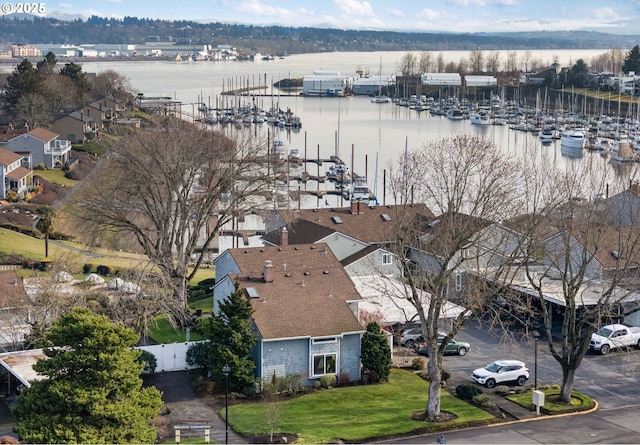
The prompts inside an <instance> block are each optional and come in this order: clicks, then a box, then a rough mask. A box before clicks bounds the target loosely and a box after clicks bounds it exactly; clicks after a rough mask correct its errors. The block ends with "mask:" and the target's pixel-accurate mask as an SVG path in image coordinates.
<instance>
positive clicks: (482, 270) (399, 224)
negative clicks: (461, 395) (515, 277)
mask: <svg viewBox="0 0 640 445" xmlns="http://www.w3.org/2000/svg"><path fill="white" fill-rule="evenodd" d="M518 171H519V168H518V167H517V166H516V165H515V164H514V163H513V162H512V161H509V160H508V159H507V157H506V156H505V155H504V154H502V153H501V152H500V151H499V150H498V148H497V147H496V146H495V145H494V144H493V143H491V142H490V141H489V140H487V139H484V138H478V137H475V136H469V135H457V136H453V137H451V138H448V139H442V140H439V141H434V142H430V143H427V144H425V146H424V147H423V148H422V149H421V150H417V151H413V152H409V153H407V154H405V156H404V157H403V158H402V159H400V160H399V162H398V164H397V166H396V167H395V168H392V169H391V173H390V177H391V180H390V183H391V188H392V191H393V194H394V195H395V196H396V200H399V201H401V202H406V201H407V197H412V198H411V199H409V202H412V201H413V200H415V201H416V202H422V203H425V204H426V205H427V206H428V207H429V208H430V209H431V210H432V211H433V212H434V213H435V214H436V215H440V216H438V217H437V218H436V219H435V220H428V221H425V220H424V219H421V218H411V217H409V216H410V214H409V213H407V214H405V215H396V216H395V218H394V221H395V227H394V231H393V233H394V234H395V236H394V238H393V243H391V244H390V248H391V249H392V250H393V252H394V253H395V256H396V258H398V259H399V263H400V264H399V265H400V267H401V269H402V276H403V279H404V280H405V282H406V283H407V286H406V292H407V294H406V296H405V298H406V299H407V300H408V301H410V302H411V304H412V305H413V307H414V308H415V309H416V311H417V313H418V318H419V320H420V323H421V326H422V331H423V336H424V338H425V339H426V345H427V349H428V355H429V357H430V359H429V361H428V364H427V372H428V376H429V380H430V382H431V385H430V386H429V397H428V402H427V406H426V410H425V414H426V416H427V417H428V418H429V419H437V418H438V417H439V416H440V382H441V377H442V365H443V362H442V357H443V354H444V347H445V345H446V344H447V343H448V341H449V340H450V339H451V338H453V336H454V335H456V333H457V332H458V331H459V329H460V328H461V327H462V326H463V324H464V323H465V321H466V320H468V319H469V316H470V315H471V314H473V313H480V312H481V311H482V310H483V308H484V307H485V306H486V304H487V300H489V299H490V298H491V297H492V296H493V294H494V292H495V287H496V286H497V284H496V283H497V282H500V281H501V280H505V279H507V278H508V277H507V275H508V274H506V273H504V274H503V272H502V271H509V267H507V266H508V265H509V264H510V263H511V262H512V260H513V255H519V254H520V253H519V251H518V249H515V248H510V249H509V248H507V241H509V239H508V238H509V235H508V233H509V231H507V230H501V229H499V228H495V229H493V228H492V227H493V226H494V221H501V220H503V219H505V218H506V217H507V216H508V215H511V214H513V212H515V211H517V207H518V206H519V204H520V202H521V199H520V198H519V196H521V195H522V190H521V186H520V183H519V181H520V179H521V175H520V174H519V173H518ZM480 238H485V239H484V240H481V239H480ZM515 238H516V243H519V239H518V237H515ZM487 242H489V243H490V244H491V245H492V247H491V248H490V249H488V248H483V247H480V246H483V245H486V244H487ZM474 244H476V245H477V246H478V247H476V248H471V247H470V246H471V245H474ZM489 277H490V278H491V279H490V280H489ZM462 280H464V281H465V284H464V285H462ZM449 299H453V300H455V301H456V302H457V303H459V304H460V305H461V306H463V307H464V308H465V310H463V311H461V312H460V313H459V314H457V315H455V316H454V317H453V318H451V319H450V320H449V323H446V324H443V320H442V315H443V313H446V312H447V310H449V309H448V308H449V303H448V301H449ZM442 334H444V335H445V338H444V340H443V341H442V342H441V346H440V347H438V337H439V336H441V335H442Z"/></svg>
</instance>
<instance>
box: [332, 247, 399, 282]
mask: <svg viewBox="0 0 640 445" xmlns="http://www.w3.org/2000/svg"><path fill="white" fill-rule="evenodd" d="M340 264H342V266H343V267H344V270H345V272H347V275H349V276H350V277H351V278H354V277H362V276H370V275H372V274H375V275H380V276H385V277H397V276H400V275H402V270H401V269H400V267H398V261H397V259H396V258H395V255H394V254H393V253H392V252H390V251H389V250H387V249H384V248H382V247H380V246H378V245H375V244H372V245H370V246H367V247H365V248H364V249H361V250H359V251H358V252H356V253H354V254H353V255H350V256H348V257H347V258H345V259H343V260H341V261H340Z"/></svg>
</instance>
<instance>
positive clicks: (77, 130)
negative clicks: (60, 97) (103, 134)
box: [51, 110, 98, 143]
mask: <svg viewBox="0 0 640 445" xmlns="http://www.w3.org/2000/svg"><path fill="white" fill-rule="evenodd" d="M51 130H52V131H54V132H56V133H57V134H59V135H62V136H63V137H64V138H66V139H67V140H69V141H71V143H82V142H84V141H85V140H91V139H93V138H95V137H96V136H97V134H98V125H97V123H96V121H95V120H93V118H91V117H90V116H87V115H85V113H84V112H83V111H81V110H80V111H74V112H73V113H70V114H67V115H66V116H63V117H61V118H60V119H57V120H55V121H54V122H53V124H51Z"/></svg>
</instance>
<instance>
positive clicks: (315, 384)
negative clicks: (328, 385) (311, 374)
mask: <svg viewBox="0 0 640 445" xmlns="http://www.w3.org/2000/svg"><path fill="white" fill-rule="evenodd" d="M313 387H314V388H315V389H320V388H322V384H321V383H320V380H316V381H315V382H313Z"/></svg>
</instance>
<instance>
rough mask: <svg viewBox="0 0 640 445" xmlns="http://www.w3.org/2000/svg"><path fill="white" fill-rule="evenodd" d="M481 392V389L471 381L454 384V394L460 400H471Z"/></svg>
mask: <svg viewBox="0 0 640 445" xmlns="http://www.w3.org/2000/svg"><path fill="white" fill-rule="evenodd" d="M480 394H482V390H481V389H480V388H478V387H477V386H476V385H474V384H473V383H463V384H462V385H458V386H456V396H457V397H459V398H461V399H462V400H473V398H474V397H475V396H477V395H480Z"/></svg>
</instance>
